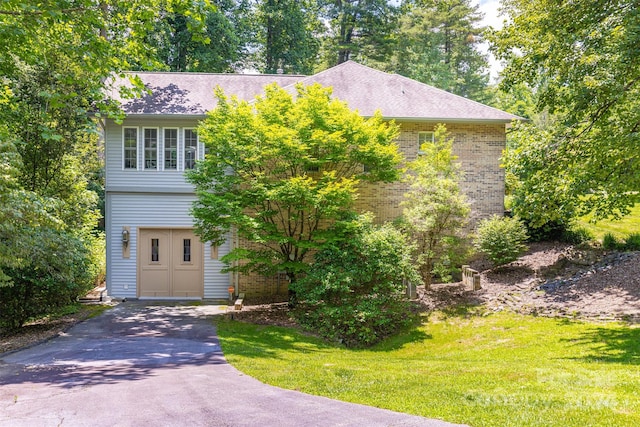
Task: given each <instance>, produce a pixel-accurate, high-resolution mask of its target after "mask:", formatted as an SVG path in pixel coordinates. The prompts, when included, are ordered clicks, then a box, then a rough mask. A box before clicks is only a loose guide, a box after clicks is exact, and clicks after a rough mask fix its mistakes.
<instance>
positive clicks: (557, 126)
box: [491, 0, 640, 226]
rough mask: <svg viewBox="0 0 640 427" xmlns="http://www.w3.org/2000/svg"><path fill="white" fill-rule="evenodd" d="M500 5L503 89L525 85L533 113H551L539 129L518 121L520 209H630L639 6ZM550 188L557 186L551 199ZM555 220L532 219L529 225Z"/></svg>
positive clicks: (602, 212)
mask: <svg viewBox="0 0 640 427" xmlns="http://www.w3.org/2000/svg"><path fill="white" fill-rule="evenodd" d="M504 10H505V12H506V13H507V15H508V17H509V18H510V23H508V24H507V25H506V26H505V27H504V28H503V29H502V30H500V31H497V32H495V33H494V34H493V35H492V36H491V41H492V43H493V45H494V46H493V48H494V51H495V53H496V54H497V55H498V57H500V58H501V59H503V60H505V61H506V63H507V68H506V69H505V72H504V79H503V82H502V85H503V87H504V88H506V89H509V88H511V87H514V85H517V84H520V83H527V84H528V85H529V86H530V87H533V88H535V91H536V95H537V99H538V111H548V113H550V114H552V115H554V117H555V121H554V122H553V123H550V124H549V126H548V127H546V128H543V129H541V130H531V129H527V127H529V128H531V127H533V126H534V125H533V124H529V125H526V126H524V129H523V134H521V141H520V142H519V144H518V151H517V152H516V153H515V156H514V157H512V158H511V160H510V161H511V162H512V164H514V165H517V167H518V168H520V170H519V171H518V173H517V175H519V178H520V179H521V180H523V181H526V182H525V185H526V186H528V187H529V188H528V189H527V191H528V192H529V194H528V195H527V196H526V197H528V198H529V200H528V202H527V204H526V205H523V208H522V209H523V210H526V207H525V206H544V205H545V201H546V200H548V199H550V198H552V200H551V202H552V204H551V205H550V206H549V209H548V210H546V212H545V214H547V213H551V212H552V210H554V209H557V210H560V211H564V212H567V214H571V215H573V214H576V215H580V214H584V213H588V212H590V211H594V212H595V216H596V217H606V216H618V215H621V214H626V213H627V212H628V210H629V208H630V207H631V206H632V205H633V204H634V203H635V202H636V201H637V199H638V189H639V188H640V174H639V173H638V170H640V152H639V151H638V147H639V146H640V133H639V132H638V129H639V126H640V108H639V107H640V105H639V102H640V101H639V100H640V55H638V46H640V32H638V28H639V26H640V7H639V6H638V4H637V2H630V1H624V0H613V1H611V0H598V1H590V0H577V1H572V2H566V1H562V0H533V1H529V0H507V1H505V2H504ZM507 166H509V165H507ZM546 180H549V181H546ZM548 187H549V188H548ZM548 189H551V190H554V189H555V190H554V191H552V192H551V193H550V194H551V196H550V195H549V194H546V191H547V190H548ZM552 219H553V218H545V217H544V215H538V216H537V217H536V218H535V219H534V222H536V224H535V225H537V226H542V225H544V224H545V223H546V222H548V221H551V220H552Z"/></svg>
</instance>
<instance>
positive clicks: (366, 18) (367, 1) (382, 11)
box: [319, 0, 398, 67]
mask: <svg viewBox="0 0 640 427" xmlns="http://www.w3.org/2000/svg"><path fill="white" fill-rule="evenodd" d="M319 3H320V4H321V5H322V6H323V17H324V18H325V19H326V21H327V23H328V25H329V31H328V34H327V36H326V37H325V40H324V41H323V49H324V56H325V62H326V65H327V66H329V67H332V66H334V65H337V64H341V63H343V62H346V61H348V60H350V59H355V60H357V61H359V62H361V63H365V64H368V65H373V64H380V63H384V62H386V60H387V59H388V58H389V57H390V56H391V53H392V52H393V48H394V44H395V41H394V40H395V39H394V32H395V29H396V25H397V14H398V8H397V6H394V5H393V4H392V3H391V2H388V1H387V0H319Z"/></svg>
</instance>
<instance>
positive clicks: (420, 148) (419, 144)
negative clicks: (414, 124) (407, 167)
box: [418, 131, 436, 155]
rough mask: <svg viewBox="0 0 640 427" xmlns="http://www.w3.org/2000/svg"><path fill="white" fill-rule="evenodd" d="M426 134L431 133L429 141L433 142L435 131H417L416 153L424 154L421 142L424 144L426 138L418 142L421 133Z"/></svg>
mask: <svg viewBox="0 0 640 427" xmlns="http://www.w3.org/2000/svg"><path fill="white" fill-rule="evenodd" d="M427 134H431V143H432V144H433V143H434V142H435V140H436V139H435V132H433V131H420V132H418V155H421V154H424V151H422V144H424V143H425V142H427V139H425V140H424V141H423V142H422V143H421V142H420V139H421V138H420V137H421V136H422V135H427Z"/></svg>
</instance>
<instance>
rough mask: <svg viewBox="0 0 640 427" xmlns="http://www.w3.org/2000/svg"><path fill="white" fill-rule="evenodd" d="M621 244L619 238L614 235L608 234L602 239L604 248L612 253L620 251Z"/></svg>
mask: <svg viewBox="0 0 640 427" xmlns="http://www.w3.org/2000/svg"><path fill="white" fill-rule="evenodd" d="M620 246H621V245H620V242H619V241H618V238H617V237H616V236H615V235H614V234H613V233H606V234H605V235H604V236H603V237H602V247H603V248H605V249H607V250H610V251H614V250H618V249H620Z"/></svg>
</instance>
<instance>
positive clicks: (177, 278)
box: [138, 229, 204, 298]
mask: <svg viewBox="0 0 640 427" xmlns="http://www.w3.org/2000/svg"><path fill="white" fill-rule="evenodd" d="M138 248H139V251H138V296H139V297H157V298H162V297H181V298H196V297H197V298H202V297H203V292H204V274H203V269H202V266H203V256H202V248H203V245H202V243H201V242H200V240H199V239H198V238H197V237H196V235H195V234H194V233H193V230H181V229H161V230H160V229H158V230H156V229H141V230H140V240H139V243H138Z"/></svg>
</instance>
